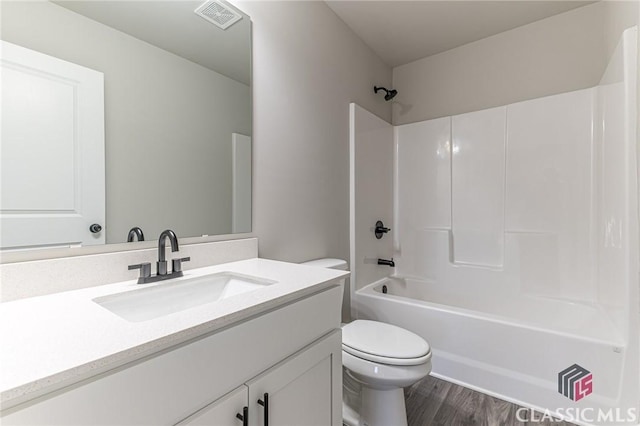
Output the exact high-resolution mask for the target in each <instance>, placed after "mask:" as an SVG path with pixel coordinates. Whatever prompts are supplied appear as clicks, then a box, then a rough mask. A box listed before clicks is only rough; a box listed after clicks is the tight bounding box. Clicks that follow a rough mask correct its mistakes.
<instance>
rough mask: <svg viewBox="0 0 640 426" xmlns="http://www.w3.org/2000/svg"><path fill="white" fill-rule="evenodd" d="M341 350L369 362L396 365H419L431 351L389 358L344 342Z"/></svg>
mask: <svg viewBox="0 0 640 426" xmlns="http://www.w3.org/2000/svg"><path fill="white" fill-rule="evenodd" d="M342 350H343V351H345V352H347V353H349V354H351V355H353V356H355V357H358V358H361V359H364V360H366V361H371V362H376V363H379V364H386V365H397V366H403V365H420V364H424V363H426V362H429V360H430V359H431V352H429V353H428V354H426V355H423V356H421V357H419V358H389V357H384V356H380V355H374V354H370V353H367V352H362V351H359V350H357V349H354V348H351V347H349V346H347V345H344V344H343V345H342Z"/></svg>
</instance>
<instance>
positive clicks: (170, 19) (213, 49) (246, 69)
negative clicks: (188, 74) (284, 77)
mask: <svg viewBox="0 0 640 426" xmlns="http://www.w3.org/2000/svg"><path fill="white" fill-rule="evenodd" d="M54 3H56V4H58V5H60V6H63V7H66V8H67V9H70V10H72V11H74V12H76V13H79V14H81V15H84V16H86V17H87V18H90V19H93V20H94V21H98V22H100V23H102V24H105V25H107V26H110V27H112V28H115V29H116V30H119V31H122V32H123V33H126V34H129V35H131V36H133V37H136V38H138V39H140V40H144V41H146V42H147V43H150V44H153V45H155V46H157V47H159V48H161V49H164V50H167V51H169V52H172V53H174V54H176V55H178V56H182V57H183V58H186V59H188V60H190V61H192V62H195V63H197V64H200V65H202V66H204V67H206V68H209V69H211V70H213V71H215V72H217V73H220V74H222V75H225V76H227V77H230V78H232V79H234V80H236V81H239V82H241V83H244V84H250V81H251V66H250V64H251V20H250V18H249V17H248V16H247V15H245V14H243V19H242V20H240V21H239V22H236V23H235V24H233V25H232V26H230V27H229V28H227V29H226V30H221V29H220V28H218V27H216V26H215V25H213V24H211V23H209V22H207V21H206V20H204V19H203V18H201V17H199V16H198V15H196V14H195V13H194V12H193V11H194V10H195V9H196V8H197V7H198V6H200V5H201V4H202V3H204V0H199V1H198V0H196V1H193V0H176V1H153V2H151V1H146V0H141V1H113V0H102V1H101V0H94V1H87V0H82V1H66V0H64V1H54ZM234 9H236V10H238V8H236V7H234ZM238 11H239V12H241V13H242V11H240V10H238Z"/></svg>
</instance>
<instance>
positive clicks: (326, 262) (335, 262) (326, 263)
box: [302, 258, 347, 271]
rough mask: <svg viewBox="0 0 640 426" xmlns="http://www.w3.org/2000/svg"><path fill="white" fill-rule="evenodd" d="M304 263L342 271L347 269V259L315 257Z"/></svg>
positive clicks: (303, 263)
mask: <svg viewBox="0 0 640 426" xmlns="http://www.w3.org/2000/svg"><path fill="white" fill-rule="evenodd" d="M302 265H307V266H317V267H318V268H329V269H340V270H342V271H346V270H347V261H346V260H342V259H333V258H325V259H315V260H310V261H308V262H302Z"/></svg>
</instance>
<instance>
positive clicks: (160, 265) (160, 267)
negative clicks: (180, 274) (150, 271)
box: [156, 229, 180, 275]
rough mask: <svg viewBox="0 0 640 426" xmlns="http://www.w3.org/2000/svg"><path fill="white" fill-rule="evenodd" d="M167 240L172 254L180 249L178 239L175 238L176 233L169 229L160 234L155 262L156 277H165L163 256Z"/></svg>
mask: <svg viewBox="0 0 640 426" xmlns="http://www.w3.org/2000/svg"><path fill="white" fill-rule="evenodd" d="M167 238H169V242H170V243H171V251H172V252H173V251H178V250H180V247H178V237H176V233H175V232H173V231H172V230H171V229H166V230H164V231H162V234H160V238H159V239H158V261H157V262H156V267H157V271H158V275H167V261H166V259H165V254H164V253H165V247H166V244H167Z"/></svg>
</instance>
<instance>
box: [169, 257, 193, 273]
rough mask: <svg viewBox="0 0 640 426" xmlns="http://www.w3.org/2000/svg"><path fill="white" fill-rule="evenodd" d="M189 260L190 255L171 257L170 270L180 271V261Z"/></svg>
mask: <svg viewBox="0 0 640 426" xmlns="http://www.w3.org/2000/svg"><path fill="white" fill-rule="evenodd" d="M190 260H191V257H183V258H180V259H172V260H171V272H172V273H176V272H182V262H188V261H190Z"/></svg>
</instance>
